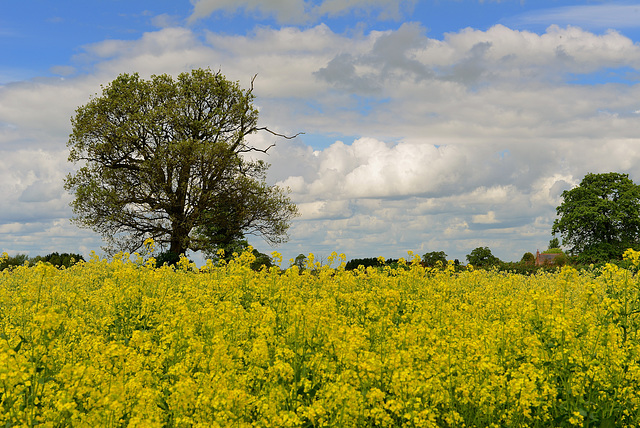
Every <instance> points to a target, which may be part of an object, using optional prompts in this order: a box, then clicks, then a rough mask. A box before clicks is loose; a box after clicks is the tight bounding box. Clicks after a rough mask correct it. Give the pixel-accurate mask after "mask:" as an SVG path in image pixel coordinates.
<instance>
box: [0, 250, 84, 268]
mask: <svg viewBox="0 0 640 428" xmlns="http://www.w3.org/2000/svg"><path fill="white" fill-rule="evenodd" d="M79 261H84V257H82V255H80V254H73V253H58V252H53V253H50V254H47V255H46V256H35V257H29V256H28V255H26V254H16V255H15V256H9V257H8V258H6V259H0V270H4V269H6V268H10V267H13V266H22V265H24V264H25V263H29V265H34V264H36V263H38V262H44V263H49V264H51V265H53V266H56V267H63V266H64V267H65V268H68V267H70V266H73V265H74V264H76V263H78V262H79Z"/></svg>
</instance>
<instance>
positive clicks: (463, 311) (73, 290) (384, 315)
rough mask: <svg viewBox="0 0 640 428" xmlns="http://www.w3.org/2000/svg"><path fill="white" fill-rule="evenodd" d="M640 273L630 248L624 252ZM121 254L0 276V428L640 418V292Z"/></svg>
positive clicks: (625, 276)
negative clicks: (173, 261) (167, 261)
mask: <svg viewBox="0 0 640 428" xmlns="http://www.w3.org/2000/svg"><path fill="white" fill-rule="evenodd" d="M626 256H627V258H628V259H630V260H631V261H632V262H634V263H635V264H636V265H637V264H638V258H639V256H640V253H635V252H633V251H629V252H627V253H626ZM251 261H252V255H251V254H249V253H245V254H244V255H242V256H240V257H238V258H236V259H235V260H233V261H231V262H229V263H223V264H221V265H217V266H214V265H213V264H211V263H208V264H207V265H206V266H204V267H203V268H201V269H197V268H196V267H195V265H193V264H190V263H189V262H188V261H187V260H186V259H183V260H182V261H181V262H180V263H179V264H178V265H177V266H176V267H167V266H165V267H162V268H156V267H155V263H153V260H147V259H146V258H144V257H142V256H139V255H135V254H134V255H128V254H120V255H119V256H118V257H115V258H114V259H112V260H104V259H100V258H98V257H97V256H94V257H92V258H91V259H90V260H89V261H87V262H81V263H78V264H76V265H74V266H72V267H70V268H68V269H58V268H55V267H53V266H51V265H47V264H44V263H39V264H38V265H36V266H32V267H28V266H21V267H18V268H15V269H11V270H9V269H7V270H5V271H3V272H2V273H1V274H0V425H2V426H42V427H62V426H74V427H93V426H103V427H116V426H132V427H133V426H145V427H153V426H155V427H196V426H199V427H208V426H219V427H252V426H255V427H322V426H325V427H338V426H339V427H396V426H397V427H400V426H406V427H458V426H467V427H484V426H493V427H507V426H508V427H519V426H522V427H525V426H529V427H548V426H636V425H637V424H638V422H639V421H640V389H638V388H637V385H638V384H640V337H639V336H638V329H639V327H640V320H639V318H638V317H639V316H640V277H638V276H637V274H636V273H635V269H630V270H627V269H621V268H618V267H616V266H614V265H606V266H605V267H604V268H601V269H591V270H583V271H577V270H575V269H574V268H571V267H564V268H562V269H558V270H557V271H556V272H553V273H549V272H540V273H538V274H536V275H531V276H524V275H517V274H512V273H504V272H498V271H495V270H493V271H492V270H479V269H478V270H473V269H470V270H467V271H463V272H454V270H453V269H452V268H450V269H429V268H424V267H422V266H420V265H419V264H418V263H417V259H416V260H414V261H412V260H408V261H407V262H406V263H404V262H403V261H401V263H400V265H399V266H398V268H396V269H392V268H390V267H385V268H378V269H373V268H369V269H367V270H365V269H357V270H355V271H352V272H349V271H345V270H344V269H343V266H344V258H341V257H339V256H338V255H337V254H333V255H332V257H331V258H330V260H329V261H330V265H325V266H320V265H319V264H318V263H314V260H313V257H312V256H310V257H309V260H308V269H305V270H303V271H299V270H298V269H297V267H293V268H290V269H287V270H286V271H282V270H281V269H279V268H271V269H269V270H267V269H263V270H262V271H259V272H256V271H253V270H251V269H250V268H249V264H250V263H251Z"/></svg>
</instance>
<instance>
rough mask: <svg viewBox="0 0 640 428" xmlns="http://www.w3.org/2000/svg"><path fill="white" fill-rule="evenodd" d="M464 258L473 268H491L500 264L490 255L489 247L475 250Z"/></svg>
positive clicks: (497, 259)
mask: <svg viewBox="0 0 640 428" xmlns="http://www.w3.org/2000/svg"><path fill="white" fill-rule="evenodd" d="M466 258H467V262H469V263H470V264H471V265H473V266H474V267H491V266H495V265H497V264H498V263H500V259H499V258H497V257H495V256H494V255H493V254H491V250H490V249H489V247H478V248H475V249H474V250H473V251H471V253H470V254H467V256H466Z"/></svg>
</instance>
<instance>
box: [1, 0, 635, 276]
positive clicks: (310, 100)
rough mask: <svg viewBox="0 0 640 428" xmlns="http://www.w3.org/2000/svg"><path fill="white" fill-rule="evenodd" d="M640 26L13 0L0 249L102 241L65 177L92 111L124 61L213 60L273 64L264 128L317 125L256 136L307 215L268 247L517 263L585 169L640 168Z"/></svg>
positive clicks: (256, 241) (374, 11)
mask: <svg viewBox="0 0 640 428" xmlns="http://www.w3.org/2000/svg"><path fill="white" fill-rule="evenodd" d="M639 41H640V2H638V1H614V2H610V1H597V0H593V1H555V0H535V1H533V0H500V1H499V0H484V1H483V0H426V1H412V0H313V1H312V0H306V1H305V0H261V1H260V0H191V1H186V0H185V1H182V0H171V1H169V0H137V1H129V0H96V1H92V2H87V1H79V0H61V1H57V2H52V1H48V0H23V1H20V2H3V4H2V6H0V53H1V56H0V58H2V59H1V60H0V182H1V183H2V189H3V190H2V197H1V198H0V252H5V251H6V252H8V253H9V254H11V255H13V254H18V253H22V254H28V255H30V256H35V255H45V254H48V253H50V252H53V251H57V252H73V253H80V254H83V255H85V256H88V255H89V253H90V251H92V250H95V251H96V252H98V253H99V254H100V247H101V246H102V245H103V242H102V240H101V238H100V236H99V235H97V234H95V233H93V232H92V231H91V230H88V229H82V228H79V227H78V226H77V225H75V224H73V223H71V222H70V218H71V217H72V216H73V213H72V210H71V208H70V206H69V203H70V202H71V201H72V200H73V196H72V195H70V194H68V193H67V192H66V191H65V190H64V186H63V182H64V178H65V176H66V175H67V174H69V173H71V172H73V171H74V168H76V167H77V166H74V165H73V164H70V163H69V162H67V156H68V149H67V147H66V143H67V140H68V136H69V133H70V132H71V121H70V119H71V117H72V116H73V115H74V112H75V110H76V108H78V107H79V106H81V105H83V104H85V103H86V102H87V101H88V100H89V99H90V97H91V96H92V95H95V94H96V93H98V92H99V91H100V86H101V85H107V84H108V83H109V82H111V81H112V80H113V79H115V78H116V77H117V76H118V75H119V74H121V73H133V72H137V73H139V74H140V75H141V76H142V77H144V78H148V77H150V76H151V75H154V74H163V73H168V74H171V75H173V76H177V75H178V74H179V73H181V72H185V71H190V70H192V69H194V68H200V67H202V68H206V67H210V68H211V69H212V70H220V71H221V72H222V73H223V74H224V75H225V76H226V77H227V78H228V79H229V80H232V81H238V82H239V83H240V85H241V86H243V87H244V88H248V87H249V85H250V84H251V78H252V77H253V76H254V75H256V74H257V77H256V79H255V89H254V94H255V95H256V99H255V103H254V104H255V105H256V106H257V107H258V108H259V110H260V119H259V124H260V125H261V126H268V127H269V128H270V129H272V130H274V131H276V132H280V133H284V134H288V135H293V134H296V133H299V132H301V133H303V134H301V135H300V136H298V137H297V138H295V139H293V140H285V139H281V138H277V137H275V136H273V135H271V134H268V133H258V134H254V135H252V136H250V139H249V141H250V142H251V144H254V145H255V146H257V147H263V148H264V147H267V146H269V145H271V144H272V143H275V144H276V145H275V147H273V148H271V149H270V150H269V151H268V154H267V155H264V157H263V158H264V160H266V161H267V162H269V163H270V164H271V167H270V169H269V174H268V176H267V180H268V182H269V184H273V185H279V186H285V187H289V188H290V190H291V193H290V196H291V199H292V200H293V202H295V203H296V204H297V206H298V208H299V210H300V213H301V215H300V217H298V218H297V219H295V220H294V221H293V222H292V224H291V228H290V231H289V241H288V242H287V243H286V244H282V245H280V246H278V247H270V246H269V245H267V244H266V243H265V242H264V241H263V240H262V239H261V238H260V237H250V239H249V241H250V243H251V244H253V245H254V246H255V247H256V248H257V249H258V250H260V251H262V252H265V253H270V252H271V251H278V252H280V253H281V254H282V255H283V257H284V259H285V263H284V264H286V260H289V259H291V258H294V257H296V256H297V255H298V254H301V253H302V254H308V253H314V254H315V255H316V257H317V258H319V259H321V260H322V259H326V257H327V256H328V255H329V254H330V253H331V252H332V251H336V252H338V253H344V254H346V256H347V259H352V258H362V257H377V256H384V257H393V258H398V257H406V256H407V252H408V251H412V252H414V253H416V254H418V255H422V254H425V253H427V252H431V251H444V252H445V253H446V254H447V255H448V258H449V259H459V260H460V261H462V262H464V261H465V256H466V255H467V254H469V253H470V252H471V251H472V250H473V249H474V248H476V247H489V248H490V249H491V251H492V253H493V254H494V255H495V256H497V257H499V258H500V259H502V260H505V261H517V260H520V258H521V257H522V255H523V254H524V253H525V252H533V253H535V252H536V250H540V251H542V250H544V249H546V248H547V245H548V243H549V240H550V239H551V238H552V236H551V227H552V224H553V221H554V219H555V218H556V207H557V206H558V205H559V204H560V203H561V202H562V198H561V194H562V192H563V191H564V190H568V189H570V188H572V187H574V186H576V185H577V184H579V182H580V180H581V179H582V178H583V177H584V175H585V174H587V173H604V172H612V171H614V172H620V173H627V174H629V176H630V178H631V179H632V180H634V181H635V182H636V183H640V169H639V166H640V44H639ZM191 257H192V258H194V260H196V262H198V260H201V258H200V257H201V256H200V255H198V254H191ZM199 258H200V259H199Z"/></svg>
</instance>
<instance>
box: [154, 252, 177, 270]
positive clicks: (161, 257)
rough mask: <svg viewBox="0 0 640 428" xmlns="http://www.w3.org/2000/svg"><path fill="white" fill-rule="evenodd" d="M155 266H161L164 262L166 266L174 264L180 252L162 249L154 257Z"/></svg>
mask: <svg viewBox="0 0 640 428" xmlns="http://www.w3.org/2000/svg"><path fill="white" fill-rule="evenodd" d="M155 259H156V266H157V267H161V266H164V265H165V264H166V265H168V266H174V265H176V264H177V263H178V262H179V261H180V254H178V253H173V252H171V251H163V252H161V253H160V254H158V256H157V257H156V258H155Z"/></svg>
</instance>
